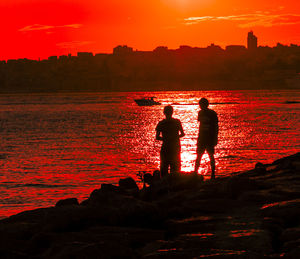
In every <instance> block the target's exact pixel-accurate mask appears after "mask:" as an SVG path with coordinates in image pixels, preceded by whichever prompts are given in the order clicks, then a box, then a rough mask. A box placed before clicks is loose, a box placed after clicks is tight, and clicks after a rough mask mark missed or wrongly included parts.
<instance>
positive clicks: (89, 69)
mask: <svg viewBox="0 0 300 259" xmlns="http://www.w3.org/2000/svg"><path fill="white" fill-rule="evenodd" d="M299 73H300V46H297V45H290V46H284V45H281V44H278V45H277V46H276V47H273V48H270V47H259V48H257V49H256V50H253V51H249V50H247V49H246V48H245V47H243V46H227V47H226V49H225V50H224V49H222V48H220V47H219V46H215V45H211V46H209V47H207V48H191V47H189V46H181V47H180V48H179V49H176V50H169V49H167V48H166V47H158V48H156V49H155V50H153V51H149V52H145V51H133V50H132V49H131V48H129V47H127V46H118V47H116V48H115V49H114V52H113V54H96V55H93V54H92V53H87V52H83V53H78V55H77V56H71V55H68V56H60V57H49V58H48V59H47V60H41V61H37V60H28V59H19V60H8V61H0V91H1V92H52V91H55V92H57V91H140V90H202V89H261V88H266V89H268V88H300V86H299V81H300V80H299Z"/></svg>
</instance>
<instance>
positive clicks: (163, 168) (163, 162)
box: [160, 152, 169, 177]
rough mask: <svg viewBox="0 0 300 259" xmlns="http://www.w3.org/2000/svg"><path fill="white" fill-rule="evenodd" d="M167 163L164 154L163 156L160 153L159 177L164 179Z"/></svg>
mask: <svg viewBox="0 0 300 259" xmlns="http://www.w3.org/2000/svg"><path fill="white" fill-rule="evenodd" d="M168 167H169V164H168V161H167V158H166V154H164V152H161V153H160V176H161V177H164V176H166V175H168Z"/></svg>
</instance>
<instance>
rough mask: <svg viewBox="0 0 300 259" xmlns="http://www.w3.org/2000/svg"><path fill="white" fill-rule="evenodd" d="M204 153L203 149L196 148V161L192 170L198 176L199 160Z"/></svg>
mask: <svg viewBox="0 0 300 259" xmlns="http://www.w3.org/2000/svg"><path fill="white" fill-rule="evenodd" d="M204 152H205V149H203V148H198V149H197V158H196V161H195V170H194V173H196V174H198V170H199V167H200V162H201V158H202V156H203V154H204Z"/></svg>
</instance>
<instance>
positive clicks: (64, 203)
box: [55, 198, 79, 207]
mask: <svg viewBox="0 0 300 259" xmlns="http://www.w3.org/2000/svg"><path fill="white" fill-rule="evenodd" d="M73 205H79V202H78V200H77V198H69V199H64V200H59V201H58V202H57V203H56V204H55V207H62V206H73Z"/></svg>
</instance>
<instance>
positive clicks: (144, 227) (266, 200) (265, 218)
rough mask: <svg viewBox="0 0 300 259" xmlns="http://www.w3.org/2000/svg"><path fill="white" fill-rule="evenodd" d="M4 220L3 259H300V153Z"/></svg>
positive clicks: (110, 188) (151, 181) (130, 187)
mask: <svg viewBox="0 0 300 259" xmlns="http://www.w3.org/2000/svg"><path fill="white" fill-rule="evenodd" d="M145 181H146V182H147V184H146V186H145V188H143V189H141V190H139V189H138V187H137V185H136V183H135V182H134V180H133V179H131V178H127V179H121V180H120V181H119V184H118V185H117V186H115V185H110V184H103V185H101V188H100V189H96V190H94V191H93V192H92V193H91V195H90V197H89V198H88V199H87V200H85V201H83V202H82V203H80V204H79V203H78V200H77V199H76V198H73V199H66V200H60V201H58V202H57V203H56V205H55V206H54V207H49V208H42V209H36V210H32V211H25V212H22V213H19V214H17V215H14V216H11V217H9V218H6V219H3V220H1V221H0V258H62V259H65V258H300V153H297V154H295V155H292V156H289V157H285V158H282V159H279V160H276V161H274V162H273V163H272V164H267V165H266V164H261V163H257V164H256V166H255V168H254V169H253V170H250V171H246V172H240V173H235V174H233V175H232V176H231V177H226V178H217V179H216V180H208V181H203V179H202V177H201V176H193V175H192V174H180V175H173V176H172V175H171V176H169V177H168V178H166V179H158V178H157V177H156V176H155V175H154V176H152V175H146V176H145Z"/></svg>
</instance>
